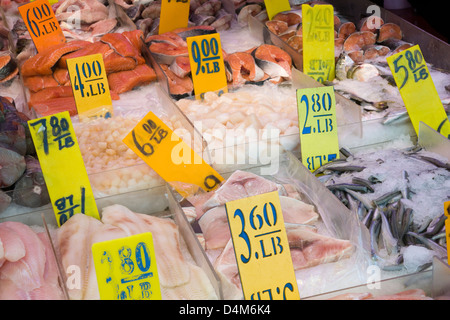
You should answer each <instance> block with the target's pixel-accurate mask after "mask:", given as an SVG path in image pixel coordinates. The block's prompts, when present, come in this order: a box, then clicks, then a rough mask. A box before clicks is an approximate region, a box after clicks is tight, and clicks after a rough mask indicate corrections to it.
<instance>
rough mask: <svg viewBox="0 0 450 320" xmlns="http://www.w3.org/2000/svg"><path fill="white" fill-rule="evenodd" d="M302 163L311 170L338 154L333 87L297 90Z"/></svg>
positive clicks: (336, 156)
mask: <svg viewBox="0 0 450 320" xmlns="http://www.w3.org/2000/svg"><path fill="white" fill-rule="evenodd" d="M297 108H298V123H299V129H300V148H301V153H302V163H303V164H304V165H305V166H306V167H307V168H308V169H309V170H310V171H311V172H313V171H315V170H316V169H317V168H319V167H320V166H321V165H323V164H325V163H327V162H330V161H331V160H333V159H336V158H338V157H339V141H338V135H337V124H336V102H335V96H334V90H333V87H319V88H309V89H298V90H297Z"/></svg>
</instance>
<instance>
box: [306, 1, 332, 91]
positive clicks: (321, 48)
mask: <svg viewBox="0 0 450 320" xmlns="http://www.w3.org/2000/svg"><path fill="white" fill-rule="evenodd" d="M302 12H303V14H302V18H303V20H302V27H303V72H304V73H305V74H307V75H309V76H310V77H312V78H313V79H315V80H317V81H318V82H320V83H323V82H324V81H325V80H328V81H331V80H333V79H334V76H335V64H334V11H333V6H332V5H315V6H314V7H310V6H309V5H307V4H303V5H302Z"/></svg>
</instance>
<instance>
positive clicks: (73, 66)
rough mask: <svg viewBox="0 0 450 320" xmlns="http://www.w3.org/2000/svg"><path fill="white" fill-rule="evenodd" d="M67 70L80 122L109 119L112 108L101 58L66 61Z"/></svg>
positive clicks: (92, 56)
mask: <svg viewBox="0 0 450 320" xmlns="http://www.w3.org/2000/svg"><path fill="white" fill-rule="evenodd" d="M67 68H68V70H69V76H70V83H71V85H72V91H73V95H74V98H75V103H76V106H77V110H78V116H79V118H80V120H85V119H87V118H96V117H105V118H110V117H111V116H112V114H113V106H112V99H111V93H110V92H109V84H108V78H107V74H106V69H105V64H104V62H103V56H102V55H101V54H93V55H87V56H83V57H78V58H72V59H67Z"/></svg>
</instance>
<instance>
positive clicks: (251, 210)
mask: <svg viewBox="0 0 450 320" xmlns="http://www.w3.org/2000/svg"><path fill="white" fill-rule="evenodd" d="M225 207H226V211H227V217H228V223H229V226H230V231H231V236H232V240H233V246H234V252H235V255H236V261H237V263H238V268H239V275H240V279H241V284H242V290H243V292H244V297H245V299H252V300H293V299H299V298H300V296H299V293H298V288H297V280H296V278H295V273H294V268H293V265H292V259H291V254H290V249H289V243H288V239H287V235H286V230H285V227H284V220H283V214H282V211H281V205H280V199H279V196H278V192H277V191H275V192H270V193H265V194H261V195H257V196H253V197H248V198H243V199H239V200H235V201H230V202H227V203H226V205H225Z"/></svg>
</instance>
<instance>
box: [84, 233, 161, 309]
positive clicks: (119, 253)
mask: <svg viewBox="0 0 450 320" xmlns="http://www.w3.org/2000/svg"><path fill="white" fill-rule="evenodd" d="M92 256H93V259H94V265H95V273H96V275H97V283H98V289H99V293H100V298H101V299H102V300H161V289H160V286H159V277H158V270H157V266H156V258H155V253H154V248H153V238H152V234H151V233H150V232H146V233H141V234H137V235H133V236H129V237H126V238H120V239H114V240H109V241H103V242H97V243H94V244H93V245H92Z"/></svg>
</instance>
